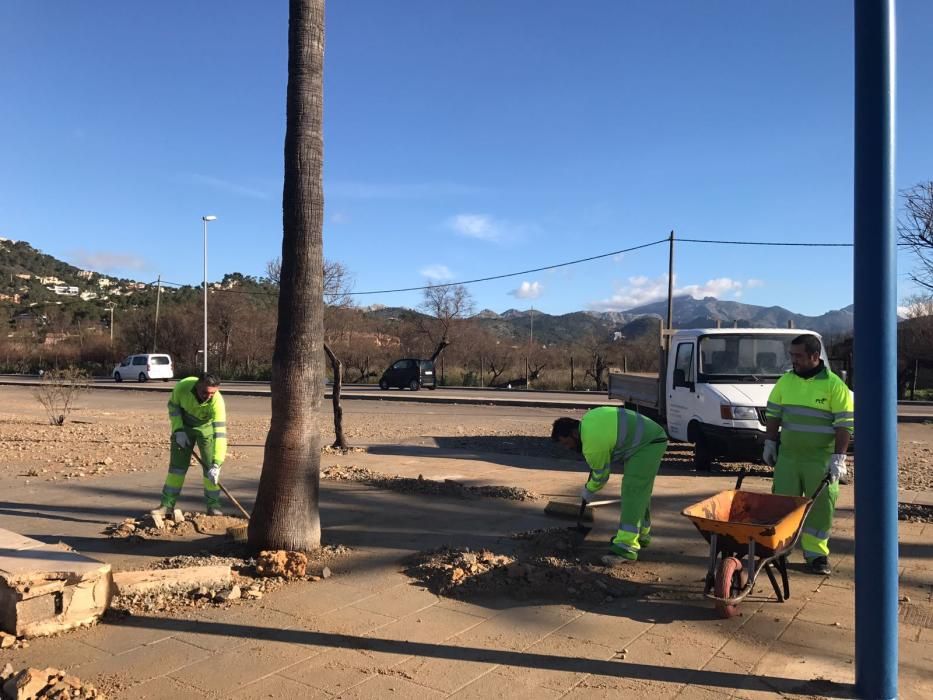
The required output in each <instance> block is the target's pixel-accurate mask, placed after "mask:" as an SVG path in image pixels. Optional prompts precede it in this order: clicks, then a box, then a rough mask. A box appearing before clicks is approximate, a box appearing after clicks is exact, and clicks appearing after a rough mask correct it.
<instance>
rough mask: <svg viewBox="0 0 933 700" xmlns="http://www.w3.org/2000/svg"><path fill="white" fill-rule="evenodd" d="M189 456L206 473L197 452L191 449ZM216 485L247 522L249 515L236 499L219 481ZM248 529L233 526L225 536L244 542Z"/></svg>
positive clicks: (246, 527) (241, 526)
mask: <svg viewBox="0 0 933 700" xmlns="http://www.w3.org/2000/svg"><path fill="white" fill-rule="evenodd" d="M191 454H193V455H194V458H195V459H196V460H198V464H200V465H201V466H202V467H203V468H204V469H205V471H206V470H207V465H206V464H205V463H204V460H203V459H201V455H199V454H198V451H197V450H195V449H192V450H191ZM217 485H218V486H219V487H220V490H221V491H223V492H224V494H225V495H226V496H227V498H229V499H230V501H231V502H232V503H233V505H235V506H236V507H237V508H238V509H239V511H240V512H241V513H242V514H243V517H244V518H246V519H247V520H249V518H250V515H249V513H248V512H247V511H246V508H244V507H243V506H241V505H240V502H239V501H238V500H237V499H236V498H234V497H233V494H232V493H230V492H229V491H228V490H227V487H226V486H224V485H223V484H222V483H220V481H218V482H217ZM248 527H249V525H234V526H233V527H228V528H227V534H228V535H230V536H231V537H232V538H233V539H234V540H236V541H238V542H242V541H245V540H246V531H247V529H248Z"/></svg>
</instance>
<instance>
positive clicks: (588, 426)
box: [580, 406, 667, 493]
mask: <svg viewBox="0 0 933 700" xmlns="http://www.w3.org/2000/svg"><path fill="white" fill-rule="evenodd" d="M666 440H667V433H665V432H664V428H662V427H661V426H660V425H658V424H657V423H655V422H654V421H653V420H651V419H650V418H645V417H644V416H643V415H641V414H640V413H636V412H635V411H629V410H628V409H625V408H617V407H615V406H600V407H598V408H594V409H591V410H589V411H587V412H586V413H585V414H584V415H583V419H582V420H581V421H580V441H581V442H582V443H583V458H584V459H586V463H587V464H588V465H589V467H590V478H589V480H588V481H587V482H586V488H587V489H588V490H589V491H592V492H594V493H595V492H596V491H599V490H600V489H601V488H602V487H603V486H605V485H606V482H607V481H608V480H609V476H610V465H611V464H612V463H613V462H616V463H624V462H626V461H627V460H628V459H629V458H630V457H631V456H632V455H633V454H635V453H636V452H637V451H638V450H639V449H641V448H642V447H644V446H645V445H647V444H649V443H652V442H664V441H666Z"/></svg>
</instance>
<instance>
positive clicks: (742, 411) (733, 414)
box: [719, 403, 758, 420]
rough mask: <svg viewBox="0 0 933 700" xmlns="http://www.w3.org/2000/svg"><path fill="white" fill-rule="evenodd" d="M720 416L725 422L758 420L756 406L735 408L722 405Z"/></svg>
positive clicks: (725, 404)
mask: <svg viewBox="0 0 933 700" xmlns="http://www.w3.org/2000/svg"><path fill="white" fill-rule="evenodd" d="M719 414H720V416H721V417H722V418H723V419H725V420H758V411H757V410H756V409H755V407H754V406H733V405H731V404H728V403H724V404H721V405H720V407H719Z"/></svg>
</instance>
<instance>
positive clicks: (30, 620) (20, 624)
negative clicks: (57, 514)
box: [0, 529, 111, 637]
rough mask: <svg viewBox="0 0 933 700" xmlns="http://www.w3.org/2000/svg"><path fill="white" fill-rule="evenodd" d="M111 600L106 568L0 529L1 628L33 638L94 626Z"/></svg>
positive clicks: (64, 548) (66, 549) (58, 546)
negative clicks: (83, 626) (84, 626)
mask: <svg viewBox="0 0 933 700" xmlns="http://www.w3.org/2000/svg"><path fill="white" fill-rule="evenodd" d="M110 599H111V571H110V565H109V564H105V563H103V562H100V561H97V560H95V559H91V558H90V557H86V556H83V555H81V554H78V553H77V552H74V551H72V550H71V549H70V548H69V547H67V546H65V545H61V544H54V545H53V544H45V543H43V542H39V541H38V540H34V539H31V538H29V537H23V536H22V535H18V534H16V533H14V532H10V531H9V530H2V529H0V630H3V631H4V632H7V633H9V634H12V635H15V636H17V637H35V636H40V635H48V634H55V633H58V632H63V631H65V630H68V629H72V628H74V627H79V626H81V625H87V624H92V623H94V622H96V621H97V620H98V619H100V616H101V615H102V614H103V613H104V611H105V610H106V609H107V607H108V606H109V605H110Z"/></svg>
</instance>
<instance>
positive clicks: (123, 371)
mask: <svg viewBox="0 0 933 700" xmlns="http://www.w3.org/2000/svg"><path fill="white" fill-rule="evenodd" d="M174 376H175V371H174V369H173V368H172V358H171V357H169V356H168V355H130V356H129V357H124V358H123V360H121V362H120V364H118V365H117V366H116V367H114V368H113V379H114V381H117V382H122V381H123V380H124V379H136V380H137V381H140V382H147V381H149V380H150V379H161V380H162V381H163V382H167V381H168V380H169V379H171V378H172V377H174Z"/></svg>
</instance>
